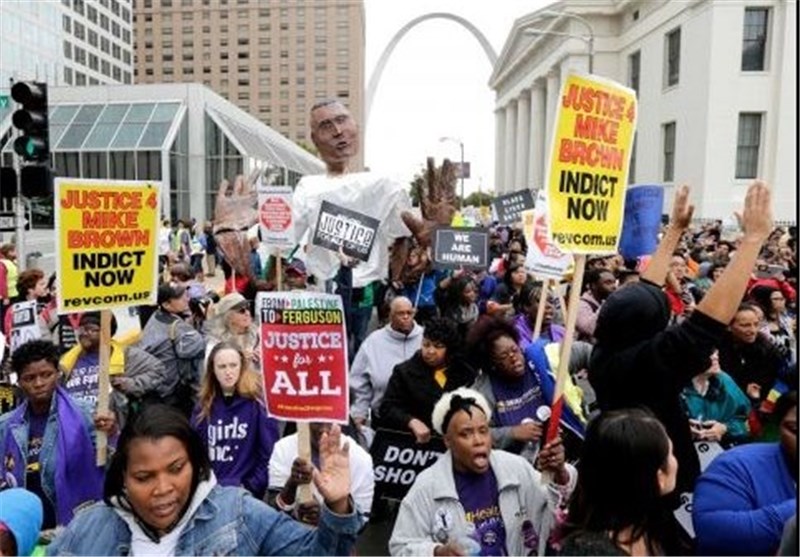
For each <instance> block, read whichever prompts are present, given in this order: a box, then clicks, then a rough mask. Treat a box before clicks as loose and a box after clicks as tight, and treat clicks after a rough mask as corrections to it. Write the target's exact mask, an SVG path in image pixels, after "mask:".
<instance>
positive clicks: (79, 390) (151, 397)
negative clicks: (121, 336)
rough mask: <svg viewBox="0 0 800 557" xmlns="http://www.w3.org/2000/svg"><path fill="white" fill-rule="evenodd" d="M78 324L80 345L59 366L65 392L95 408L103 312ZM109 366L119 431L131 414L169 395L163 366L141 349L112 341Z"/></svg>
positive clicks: (88, 315) (84, 317)
mask: <svg viewBox="0 0 800 557" xmlns="http://www.w3.org/2000/svg"><path fill="white" fill-rule="evenodd" d="M78 323H79V325H78V344H76V345H75V346H73V347H72V348H70V349H69V350H68V351H67V352H65V353H64V355H62V356H61V360H60V362H59V363H60V365H61V369H62V371H63V372H64V388H65V389H66V390H67V392H68V393H69V394H70V395H72V396H73V397H74V398H76V399H80V400H84V401H86V402H87V403H88V404H90V405H91V406H96V405H97V386H98V378H99V371H100V312H97V311H90V312H86V313H83V314H81V317H80V321H79V322H78ZM116 329H117V320H116V319H115V318H114V316H113V315H112V316H111V335H112V336H113V335H114V334H115V333H116ZM108 366H109V370H108V371H109V375H110V378H111V384H112V385H113V387H114V389H115V391H114V395H112V397H111V406H112V409H113V410H114V412H115V413H116V415H117V422H118V423H119V424H120V429H121V428H122V427H123V425H124V422H125V420H124V418H125V417H126V415H127V414H128V413H129V412H130V411H131V410H133V411H134V412H136V411H138V410H139V409H140V407H141V405H142V404H146V403H150V402H158V401H160V400H161V398H162V397H164V396H166V395H167V394H169V393H168V392H167V376H166V371H165V370H164V365H163V364H162V363H161V362H160V361H159V360H158V359H156V358H155V357H154V356H151V355H150V354H148V353H147V352H145V351H144V350H142V349H141V348H138V347H136V346H122V345H120V344H119V343H117V342H116V341H114V340H113V339H112V340H111V348H110V354H109V362H108ZM120 395H121V396H122V397H123V398H122V400H120ZM125 397H127V400H125ZM125 402H127V403H128V404H126V403H125Z"/></svg>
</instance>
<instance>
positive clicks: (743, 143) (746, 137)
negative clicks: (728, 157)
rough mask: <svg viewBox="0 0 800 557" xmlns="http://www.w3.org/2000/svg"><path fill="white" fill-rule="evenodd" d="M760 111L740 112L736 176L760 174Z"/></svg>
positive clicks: (749, 176) (752, 176) (747, 176)
mask: <svg viewBox="0 0 800 557" xmlns="http://www.w3.org/2000/svg"><path fill="white" fill-rule="evenodd" d="M762 117H763V115H762V114H761V113H760V112H741V113H739V133H738V136H737V139H736V178H737V179H748V178H755V177H756V176H758V158H759V151H760V149H761V119H762Z"/></svg>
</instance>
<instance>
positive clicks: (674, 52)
mask: <svg viewBox="0 0 800 557" xmlns="http://www.w3.org/2000/svg"><path fill="white" fill-rule="evenodd" d="M664 47H665V51H666V53H665V54H666V57H665V58H666V60H665V64H664V69H665V70H666V72H665V75H664V83H665V86H666V87H672V86H673V85H677V84H678V81H679V79H680V72H681V28H680V27H678V28H677V29H675V30H673V31H670V32H669V33H667V36H666V37H665V44H664Z"/></svg>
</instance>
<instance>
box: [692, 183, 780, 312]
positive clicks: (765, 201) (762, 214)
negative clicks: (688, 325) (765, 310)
mask: <svg viewBox="0 0 800 557" xmlns="http://www.w3.org/2000/svg"><path fill="white" fill-rule="evenodd" d="M741 222H742V227H743V228H744V236H742V241H741V244H740V245H739V249H737V250H736V255H735V256H734V257H733V258H732V259H731V262H730V263H728V266H727V267H725V271H723V273H722V275H721V276H720V277H719V278H718V279H717V280H716V281H715V282H714V284H713V285H712V286H711V288H709V290H708V292H707V293H706V295H705V296H703V299H702V300H701V301H700V303H699V304H698V305H697V311H699V312H702V313H704V314H705V315H708V316H709V317H711V318H712V319H715V320H716V321H719V322H720V323H725V324H727V323H730V321H731V319H733V316H734V315H735V314H736V308H737V307H739V304H740V303H741V301H742V297H743V296H744V293H745V290H746V289H747V281H748V279H749V277H750V271H751V270H752V269H753V265H755V262H756V259H757V258H758V254H759V251H760V250H761V246H762V244H763V243H764V241H765V240H766V239H767V238H768V237H769V234H770V232H771V231H772V193H771V192H770V190H769V188H768V187H767V184H766V183H765V182H762V181H761V180H755V181H754V182H753V183H752V184H750V187H749V188H748V189H747V196H746V197H745V200H744V210H743V211H742V215H741Z"/></svg>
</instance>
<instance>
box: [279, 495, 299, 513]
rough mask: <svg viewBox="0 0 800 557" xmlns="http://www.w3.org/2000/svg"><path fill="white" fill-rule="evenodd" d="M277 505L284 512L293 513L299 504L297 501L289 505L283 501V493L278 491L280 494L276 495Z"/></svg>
mask: <svg viewBox="0 0 800 557" xmlns="http://www.w3.org/2000/svg"><path fill="white" fill-rule="evenodd" d="M275 505H276V506H277V507H278V508H279V509H280V510H282V511H283V512H285V513H290V514H291V513H292V511H294V509H295V507H296V506H297V502H294V503H292V504H291V505H288V504H286V503H284V502H283V497H281V494H280V493H278V495H277V496H276V497H275Z"/></svg>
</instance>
